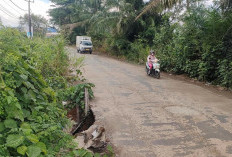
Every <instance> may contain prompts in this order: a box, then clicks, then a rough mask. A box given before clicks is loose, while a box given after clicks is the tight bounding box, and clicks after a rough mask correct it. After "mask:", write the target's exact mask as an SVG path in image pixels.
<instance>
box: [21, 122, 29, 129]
mask: <svg viewBox="0 0 232 157" xmlns="http://www.w3.org/2000/svg"><path fill="white" fill-rule="evenodd" d="M20 127H21V128H22V129H31V126H30V124H28V123H26V122H23V123H22V124H21V126H20Z"/></svg>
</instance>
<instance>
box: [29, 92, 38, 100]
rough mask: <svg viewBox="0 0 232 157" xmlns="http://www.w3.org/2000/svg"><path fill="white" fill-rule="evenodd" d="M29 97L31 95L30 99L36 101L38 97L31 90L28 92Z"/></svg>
mask: <svg viewBox="0 0 232 157" xmlns="http://www.w3.org/2000/svg"><path fill="white" fill-rule="evenodd" d="M28 95H29V97H30V99H32V100H36V95H35V93H34V92H33V90H31V89H30V90H29V91H28Z"/></svg>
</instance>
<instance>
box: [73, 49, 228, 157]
mask: <svg viewBox="0 0 232 157" xmlns="http://www.w3.org/2000/svg"><path fill="white" fill-rule="evenodd" d="M69 51H70V52H71V54H72V56H73V57H79V56H85V66H84V68H83V72H84V76H85V77H86V78H87V80H88V81H90V82H92V83H94V84H95V85H96V87H95V88H94V94H95V99H94V100H93V101H92V102H91V105H92V106H93V107H92V109H93V111H94V113H95V115H96V123H98V124H102V125H104V127H105V128H106V131H107V134H108V135H109V139H110V141H111V143H112V144H113V145H114V146H115V147H116V148H117V150H118V151H117V156H120V157H172V156H173V157H182V156H184V157H222V156H232V99H231V98H229V97H225V96H223V95H220V94H218V93H215V92H212V91H210V90H208V89H205V88H203V87H200V86H197V85H194V84H191V83H188V82H185V81H179V80H176V79H171V78H170V77H168V76H162V74H161V79H159V80H158V79H154V78H152V77H148V76H146V73H145V69H144V67H143V66H137V65H132V64H128V63H124V62H121V61H117V60H114V59H110V58H106V57H101V56H97V55H89V54H86V55H83V54H82V55H80V54H77V53H76V50H75V49H74V48H69Z"/></svg>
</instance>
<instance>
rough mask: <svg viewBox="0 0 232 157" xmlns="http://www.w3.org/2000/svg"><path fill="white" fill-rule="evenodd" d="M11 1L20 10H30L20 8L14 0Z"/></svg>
mask: <svg viewBox="0 0 232 157" xmlns="http://www.w3.org/2000/svg"><path fill="white" fill-rule="evenodd" d="M10 2H11V3H13V4H14V5H15V6H16V7H17V8H19V9H20V10H23V11H28V10H25V9H22V8H20V7H19V6H18V5H16V4H15V3H14V2H13V1H12V0H10Z"/></svg>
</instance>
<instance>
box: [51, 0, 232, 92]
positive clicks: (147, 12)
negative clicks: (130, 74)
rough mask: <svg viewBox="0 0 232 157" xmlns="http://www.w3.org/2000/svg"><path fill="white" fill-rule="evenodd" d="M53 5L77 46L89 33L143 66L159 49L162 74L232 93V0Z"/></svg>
mask: <svg viewBox="0 0 232 157" xmlns="http://www.w3.org/2000/svg"><path fill="white" fill-rule="evenodd" d="M52 1H53V2H54V3H55V4H56V5H57V8H55V9H52V10H50V15H51V16H52V21H53V22H54V23H55V24H58V25H60V26H62V28H63V33H64V34H65V35H66V37H67V39H69V41H70V42H71V43H74V42H75V36H76V35H86V34H87V35H89V36H91V37H92V38H93V41H94V46H95V47H98V48H100V50H101V51H105V52H108V53H110V54H112V55H116V56H119V57H124V58H126V59H128V60H130V61H133V62H137V63H141V64H144V62H145V61H146V56H147V55H148V52H149V50H150V49H154V50H156V51H157V53H158V54H157V55H158V58H159V59H160V60H161V66H162V67H161V68H162V70H164V71H169V72H173V73H177V74H184V73H185V74H187V75H188V76H190V77H193V78H196V79H198V80H201V81H208V82H212V83H213V84H218V85H221V86H224V87H228V88H232V81H231V79H230V78H231V77H232V49H231V47H232V46H231V45H232V44H231V43H232V40H231V39H232V25H231V23H232V9H231V8H232V5H231V4H232V3H231V0H225V1H222V0H217V1H215V3H214V4H212V6H211V7H209V6H207V5H206V4H207V1H206V0H196V1H189V0H187V1H176V0H164V1H161V0H160V1H156V0H152V1H150V2H149V3H144V2H143V0H119V1H113V0H106V1H103V0H97V1H92V0H86V1H81V0H52Z"/></svg>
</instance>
